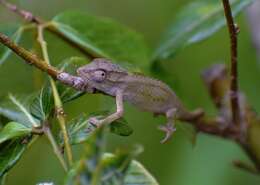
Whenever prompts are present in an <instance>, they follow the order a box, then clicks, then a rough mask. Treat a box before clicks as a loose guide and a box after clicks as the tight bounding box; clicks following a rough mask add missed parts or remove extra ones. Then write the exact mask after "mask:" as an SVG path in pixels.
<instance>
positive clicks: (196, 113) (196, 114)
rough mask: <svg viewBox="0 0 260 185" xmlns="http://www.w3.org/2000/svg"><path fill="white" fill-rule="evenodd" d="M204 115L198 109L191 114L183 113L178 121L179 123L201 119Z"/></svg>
mask: <svg viewBox="0 0 260 185" xmlns="http://www.w3.org/2000/svg"><path fill="white" fill-rule="evenodd" d="M203 115H204V111H203V110H202V109H201V108H198V109H196V110H194V111H192V112H188V111H186V112H183V113H182V114H181V116H180V117H179V119H180V120H181V121H191V120H197V119H199V118H201V117H202V116H203Z"/></svg>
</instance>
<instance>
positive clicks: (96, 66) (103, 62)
mask: <svg viewBox="0 0 260 185" xmlns="http://www.w3.org/2000/svg"><path fill="white" fill-rule="evenodd" d="M124 71H125V70H123V69H122V68H121V67H120V66H118V65H116V64H113V63H112V62H110V61H109V60H107V59H103V58H97V59H94V60H93V61H92V62H91V63H90V64H87V65H84V66H82V67H80V68H78V70H77V73H78V75H79V76H80V77H81V78H83V79H84V80H88V81H91V82H94V83H101V82H103V81H105V80H106V79H107V77H108V74H109V73H110V72H124Z"/></svg>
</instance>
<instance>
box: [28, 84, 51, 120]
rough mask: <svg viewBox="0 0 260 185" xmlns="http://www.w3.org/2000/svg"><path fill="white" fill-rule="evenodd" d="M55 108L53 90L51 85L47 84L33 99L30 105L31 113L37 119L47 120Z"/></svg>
mask: <svg viewBox="0 0 260 185" xmlns="http://www.w3.org/2000/svg"><path fill="white" fill-rule="evenodd" d="M53 108H54V104H53V96H52V91H51V88H50V86H49V85H45V86H44V87H43V88H42V89H41V91H40V92H39V94H38V95H37V96H36V97H35V98H34V99H33V102H32V104H31V106H30V112H31V114H32V115H33V116H34V117H36V118H37V119H39V120H41V121H44V120H47V119H48V117H49V114H50V113H51V110H52V109H53Z"/></svg>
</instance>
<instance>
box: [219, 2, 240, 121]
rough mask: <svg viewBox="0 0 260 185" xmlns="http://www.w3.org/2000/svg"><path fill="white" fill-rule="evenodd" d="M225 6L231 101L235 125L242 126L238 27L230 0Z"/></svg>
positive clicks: (224, 3)
mask: <svg viewBox="0 0 260 185" xmlns="http://www.w3.org/2000/svg"><path fill="white" fill-rule="evenodd" d="M222 3H223V6H224V12H225V17H226V21H227V27H228V30H229V36H230V44H231V82H230V101H231V109H232V120H233V123H234V124H235V125H239V124H240V110H239V100H238V99H239V97H238V72H237V55H238V52H237V34H238V27H237V26H236V25H235V23H234V20H233V16H232V10H231V7H230V4H229V0H222Z"/></svg>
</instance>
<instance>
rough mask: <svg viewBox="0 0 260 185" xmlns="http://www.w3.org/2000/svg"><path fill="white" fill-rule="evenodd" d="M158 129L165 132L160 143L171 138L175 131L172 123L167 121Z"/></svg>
mask: <svg viewBox="0 0 260 185" xmlns="http://www.w3.org/2000/svg"><path fill="white" fill-rule="evenodd" d="M158 129H159V130H161V131H163V132H165V134H166V135H165V137H164V138H163V139H162V140H161V143H165V142H166V141H168V140H169V139H170V138H171V136H172V134H173V132H175V131H176V128H175V127H174V125H173V124H172V123H167V124H166V125H160V126H159V127H158Z"/></svg>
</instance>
